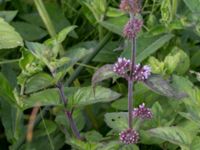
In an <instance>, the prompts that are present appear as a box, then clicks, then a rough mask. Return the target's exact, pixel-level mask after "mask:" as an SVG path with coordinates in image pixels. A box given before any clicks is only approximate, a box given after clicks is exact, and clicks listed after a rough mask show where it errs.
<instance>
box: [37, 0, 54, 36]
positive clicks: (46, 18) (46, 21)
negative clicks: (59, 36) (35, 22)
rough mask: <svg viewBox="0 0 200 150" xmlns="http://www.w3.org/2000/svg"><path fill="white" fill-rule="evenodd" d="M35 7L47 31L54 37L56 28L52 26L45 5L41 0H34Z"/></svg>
mask: <svg viewBox="0 0 200 150" xmlns="http://www.w3.org/2000/svg"><path fill="white" fill-rule="evenodd" d="M34 2H35V5H36V8H37V10H38V12H39V14H40V16H41V18H42V20H43V22H44V24H45V26H46V28H47V30H48V32H49V34H50V35H51V37H54V36H55V35H56V30H55V28H54V26H53V23H52V21H51V19H50V17H49V15H48V12H47V10H46V9H45V6H44V4H43V2H42V0H34Z"/></svg>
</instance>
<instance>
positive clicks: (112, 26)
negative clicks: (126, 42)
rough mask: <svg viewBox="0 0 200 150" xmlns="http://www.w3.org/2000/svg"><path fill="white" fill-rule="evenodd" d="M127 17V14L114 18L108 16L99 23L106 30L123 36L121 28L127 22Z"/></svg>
mask: <svg viewBox="0 0 200 150" xmlns="http://www.w3.org/2000/svg"><path fill="white" fill-rule="evenodd" d="M127 21H128V17H127V16H120V17H116V18H110V19H108V20H105V21H102V22H100V25H102V26H103V27H104V28H106V29H107V30H109V31H111V32H113V33H116V34H118V35H121V36H123V33H122V32H123V28H124V25H125V24H126V23H127Z"/></svg>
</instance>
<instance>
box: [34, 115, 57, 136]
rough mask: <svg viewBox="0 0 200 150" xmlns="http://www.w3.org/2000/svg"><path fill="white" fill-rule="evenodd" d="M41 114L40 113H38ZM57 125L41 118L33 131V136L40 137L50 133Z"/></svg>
mask: <svg viewBox="0 0 200 150" xmlns="http://www.w3.org/2000/svg"><path fill="white" fill-rule="evenodd" d="M39 115H41V114H39ZM56 129H57V125H56V123H55V122H53V121H51V120H42V121H41V122H40V124H39V125H38V126H37V128H36V129H35V131H34V136H37V137H41V136H45V135H47V132H48V134H49V135H50V134H51V133H53V132H54V131H56Z"/></svg>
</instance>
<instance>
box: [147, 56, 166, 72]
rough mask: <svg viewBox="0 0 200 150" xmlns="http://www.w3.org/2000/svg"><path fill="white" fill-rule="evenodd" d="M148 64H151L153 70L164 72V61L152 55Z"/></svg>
mask: <svg viewBox="0 0 200 150" xmlns="http://www.w3.org/2000/svg"><path fill="white" fill-rule="evenodd" d="M148 64H149V65H150V66H151V72H152V73H156V74H161V73H163V72H164V63H163V62H161V61H159V60H158V59H156V58H155V57H153V56H151V57H149V59H148Z"/></svg>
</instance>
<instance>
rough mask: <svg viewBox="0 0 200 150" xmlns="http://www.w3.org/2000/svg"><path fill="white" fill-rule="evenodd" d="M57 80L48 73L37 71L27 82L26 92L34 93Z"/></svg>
mask: <svg viewBox="0 0 200 150" xmlns="http://www.w3.org/2000/svg"><path fill="white" fill-rule="evenodd" d="M54 83H55V80H54V79H53V78H52V77H51V76H50V75H49V74H47V73H42V72H40V73H37V74H35V75H33V76H32V77H30V78H29V79H28V80H27V81H26V84H25V93H26V94H28V93H32V92H36V91H38V90H41V89H44V88H46V87H48V86H50V85H53V84H54Z"/></svg>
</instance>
